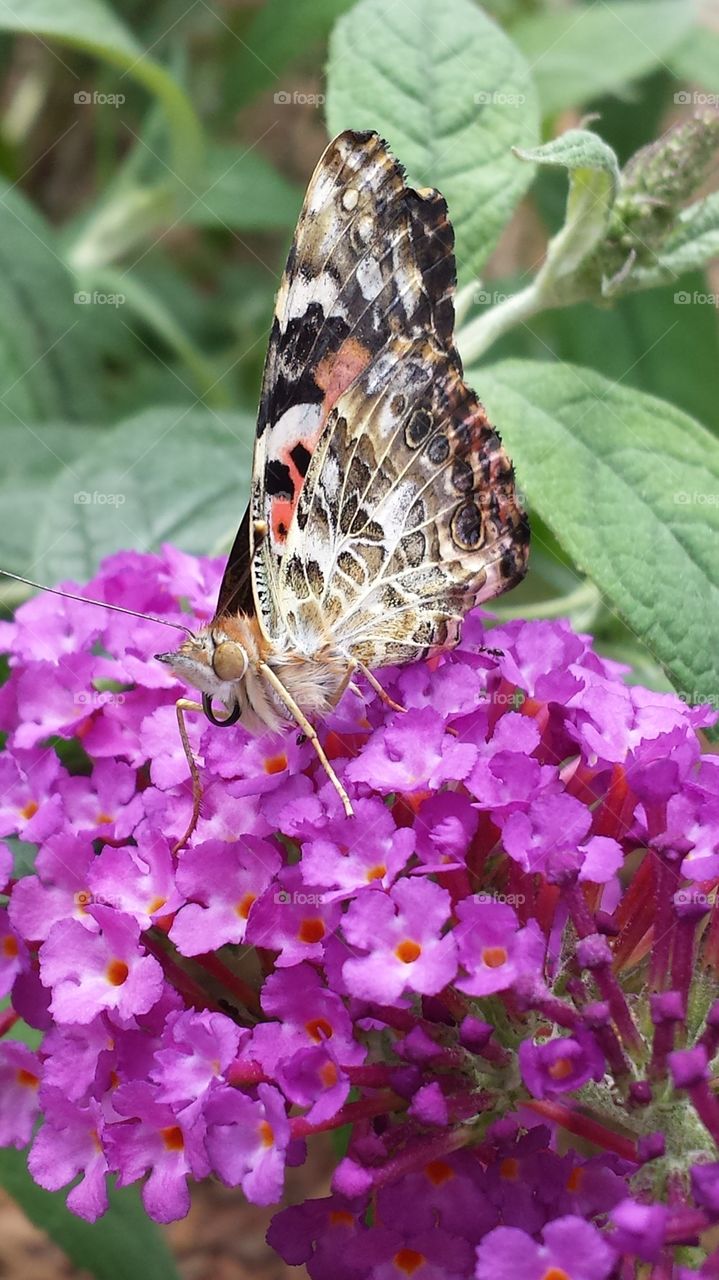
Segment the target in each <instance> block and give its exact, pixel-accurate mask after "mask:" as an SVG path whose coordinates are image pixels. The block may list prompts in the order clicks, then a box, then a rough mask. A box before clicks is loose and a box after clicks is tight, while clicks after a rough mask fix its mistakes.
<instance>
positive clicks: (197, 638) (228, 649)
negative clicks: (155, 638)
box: [155, 626, 250, 710]
mask: <svg viewBox="0 0 719 1280" xmlns="http://www.w3.org/2000/svg"><path fill="white" fill-rule="evenodd" d="M155 657H156V658H157V659H158V661H160V662H166V663H167V665H168V666H170V667H172V669H173V671H175V672H176V674H177V675H178V676H180V677H181V679H183V680H186V681H187V683H188V684H191V685H193V686H194V688H195V689H200V690H201V692H202V693H204V694H207V695H208V697H210V698H217V699H219V701H220V702H224V704H225V706H226V707H227V708H228V710H231V709H232V708H233V707H234V706H235V705H236V704H237V701H238V699H237V693H236V686H237V684H238V682H240V681H242V680H244V678H245V675H246V674H247V669H248V667H249V664H250V660H249V656H248V653H247V649H246V648H245V647H244V646H243V645H242V644H241V643H240V642H239V641H238V640H236V639H234V638H233V637H231V636H229V635H227V634H226V633H225V632H224V631H223V630H222V629H221V628H220V627H217V626H210V627H203V628H202V630H201V631H198V632H197V633H196V634H194V635H189V636H188V637H187V639H186V640H185V641H184V642H183V644H181V645H180V647H179V649H176V650H174V652H171V653H157V654H155Z"/></svg>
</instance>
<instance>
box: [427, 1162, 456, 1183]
mask: <svg viewBox="0 0 719 1280" xmlns="http://www.w3.org/2000/svg"><path fill="white" fill-rule="evenodd" d="M424 1171H425V1173H426V1174H427V1177H428V1178H429V1180H430V1182H431V1183H432V1184H433V1186H435V1187H439V1186H440V1185H441V1184H442V1183H443V1182H446V1181H447V1179H448V1178H453V1177H454V1169H453V1168H452V1166H451V1164H447V1161H446V1160H430V1162H429V1164H427V1165H425V1167H424Z"/></svg>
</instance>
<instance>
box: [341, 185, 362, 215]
mask: <svg viewBox="0 0 719 1280" xmlns="http://www.w3.org/2000/svg"><path fill="white" fill-rule="evenodd" d="M358 200H359V191H358V190H357V188H356V187H348V188H347V190H346V191H344V192H343V193H342V207H343V208H344V209H346V210H347V212H348V213H351V212H352V210H353V209H355V208H356V207H357V201H358Z"/></svg>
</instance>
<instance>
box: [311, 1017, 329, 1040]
mask: <svg viewBox="0 0 719 1280" xmlns="http://www.w3.org/2000/svg"><path fill="white" fill-rule="evenodd" d="M305 1031H306V1032H307V1034H308V1036H310V1037H311V1038H312V1039H313V1040H314V1041H315V1042H316V1043H317V1044H321V1043H322V1041H323V1040H329V1039H330V1038H331V1036H332V1027H331V1026H330V1024H329V1022H328V1021H327V1019H326V1018H311V1019H310V1021H309V1022H306V1023H305Z"/></svg>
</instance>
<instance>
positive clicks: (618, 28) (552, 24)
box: [512, 0, 716, 115]
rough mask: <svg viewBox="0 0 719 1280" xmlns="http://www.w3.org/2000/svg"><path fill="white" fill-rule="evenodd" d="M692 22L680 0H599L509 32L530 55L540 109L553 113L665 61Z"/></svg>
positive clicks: (526, 22) (550, 13) (533, 19)
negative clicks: (608, 2)
mask: <svg viewBox="0 0 719 1280" xmlns="http://www.w3.org/2000/svg"><path fill="white" fill-rule="evenodd" d="M691 23H692V12H691V5H688V4H682V3H680V0H623V2H622V3H617V2H616V0H615V3H614V4H613V5H610V4H606V3H604V0H601V2H599V3H593V4H588V5H587V6H586V7H584V6H575V5H572V6H569V7H566V8H561V9H560V8H555V9H552V10H549V11H547V12H544V13H540V14H537V15H536V16H532V17H530V18H526V19H524V20H523V21H521V22H518V23H516V24H515V25H514V26H513V27H512V37H513V39H514V40H516V42H517V44H518V45H519V47H520V49H521V50H522V51H523V52H524V54H525V55H526V56H527V58H528V59H529V62H530V65H531V67H532V70H533V72H534V75H535V78H536V82H537V88H538V90H539V100H540V102H541V105H542V110H543V112H544V114H545V115H555V114H556V113H557V112H559V111H564V110H566V108H567V107H573V106H577V105H578V104H580V103H584V102H589V101H590V100H591V99H592V98H596V97H597V96H598V95H599V94H602V93H609V92H612V91H616V90H618V89H622V88H623V87H624V86H625V85H626V84H627V83H628V82H630V81H632V80H637V79H639V77H640V76H644V75H646V74H647V72H648V71H651V70H652V69H653V68H654V67H656V66H658V65H660V64H661V63H664V62H666V60H667V58H668V56H669V54H670V51H671V50H673V49H674V48H675V47H676V46H677V45H678V44H679V42H680V40H681V39H682V37H683V36H684V35H685V33H686V32H687V30H688V29H689V27H690V26H691ZM715 78H716V77H715Z"/></svg>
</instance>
